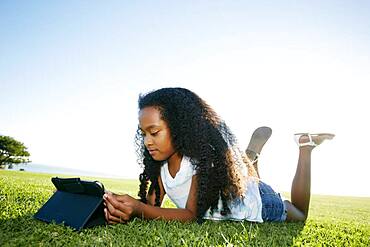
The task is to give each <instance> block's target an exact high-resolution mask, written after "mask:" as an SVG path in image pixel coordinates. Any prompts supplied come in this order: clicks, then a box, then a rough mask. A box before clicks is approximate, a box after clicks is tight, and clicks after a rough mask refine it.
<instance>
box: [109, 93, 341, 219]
mask: <svg viewBox="0 0 370 247" xmlns="http://www.w3.org/2000/svg"><path fill="white" fill-rule="evenodd" d="M265 130H266V129H265ZM270 134H271V132H270ZM268 137H269V135H268V133H267V134H266V135H265V139H264V140H263V138H260V144H259V149H261V148H262V146H263V144H264V142H265V141H266V140H267V139H268ZM333 137H334V135H333V134H296V141H297V144H298V145H299V159H298V166H297V171H296V174H295V177H294V179H293V183H292V188H291V202H290V201H287V200H286V201H282V199H281V197H280V194H278V193H276V192H274V191H273V190H272V188H271V187H270V186H269V185H267V184H265V183H263V182H262V181H261V180H260V179H259V177H258V175H257V172H256V170H255V166H253V165H256V160H252V159H250V158H248V156H247V155H246V154H244V153H243V152H242V151H241V150H239V148H238V147H237V143H236V138H235V137H234V135H233V134H232V133H231V131H230V129H229V128H228V126H227V125H226V124H225V123H224V122H223V121H222V120H221V119H220V117H219V116H218V115H217V114H216V113H215V112H214V110H213V109H212V108H211V107H210V106H209V105H208V104H207V103H206V102H205V101H203V100H202V99H201V98H200V97H199V96H197V95H196V94H195V93H193V92H191V91H189V90H187V89H184V88H163V89H159V90H157V91H153V92H151V93H148V94H146V95H144V96H140V97H139V128H138V131H137V135H136V143H137V146H138V148H137V152H138V155H139V161H140V162H141V165H142V166H143V168H144V170H143V172H142V173H141V174H140V191H139V197H140V199H135V198H133V197H131V196H129V195H114V194H112V193H110V192H107V193H106V194H105V195H104V200H105V206H106V208H105V217H106V220H107V221H108V223H110V224H115V223H121V222H126V221H128V220H130V219H131V218H132V217H141V218H145V219H164V220H180V221H193V220H197V221H198V222H202V221H203V220H204V219H213V220H237V221H242V220H248V221H254V222H264V221H280V222H281V221H286V220H287V221H304V220H305V219H306V218H307V215H308V207H309V202H310V176H311V168H310V167H311V151H312V150H313V149H314V147H316V146H317V145H319V144H321V143H322V142H323V141H324V140H326V139H332V138H333ZM256 139H257V141H258V138H256ZM261 140H262V141H261ZM252 141H253V136H252ZM252 141H251V142H252ZM250 146H252V147H255V146H256V145H250ZM257 146H258V145H257ZM257 149H258V148H257ZM252 151H253V150H252ZM259 151H260V150H258V151H257V153H258V152H259ZM256 157H258V155H256ZM166 194H167V196H168V197H169V198H170V199H171V200H172V201H173V202H174V203H175V204H176V206H177V208H161V207H160V206H161V204H162V201H163V198H164V196H165V195H166Z"/></svg>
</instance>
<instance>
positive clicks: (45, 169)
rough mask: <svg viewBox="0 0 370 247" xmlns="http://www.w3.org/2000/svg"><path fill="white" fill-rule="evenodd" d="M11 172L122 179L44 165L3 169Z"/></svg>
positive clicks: (20, 165)
mask: <svg viewBox="0 0 370 247" xmlns="http://www.w3.org/2000/svg"><path fill="white" fill-rule="evenodd" d="M5 169H6V170H11V171H24V172H34V173H49V174H62V175H71V176H72V175H73V176H86V177H101V178H123V177H121V176H117V175H115V174H108V173H101V172H95V171H86V170H78V169H72V168H65V167H57V166H50V165H44V164H35V163H29V164H18V165H13V167H12V168H11V169H9V168H5Z"/></svg>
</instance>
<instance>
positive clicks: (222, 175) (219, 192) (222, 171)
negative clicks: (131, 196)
mask: <svg viewBox="0 0 370 247" xmlns="http://www.w3.org/2000/svg"><path fill="white" fill-rule="evenodd" d="M138 103H139V109H140V110H141V109H143V108H145V107H149V106H152V107H156V108H157V109H158V110H159V111H160V113H161V117H162V120H164V121H165V122H166V123H167V125H168V128H169V130H170V133H171V138H172V140H171V141H172V145H173V147H174V149H175V150H176V151H177V152H178V153H179V154H181V155H185V156H187V157H189V158H190V161H191V163H192V165H193V166H194V167H195V170H196V174H197V182H198V192H197V200H198V201H197V219H198V222H202V218H203V216H204V214H205V213H206V211H207V210H208V209H211V212H213V211H214V210H215V209H216V208H217V207H218V200H219V198H221V200H222V205H223V206H222V209H221V214H223V215H226V214H228V213H229V212H230V209H229V208H228V206H227V202H228V200H231V199H233V198H236V197H240V196H242V195H243V193H244V192H245V189H246V188H245V186H243V184H244V182H245V177H244V176H243V175H242V174H241V173H240V169H239V168H240V167H238V166H242V165H244V166H245V165H247V166H248V168H249V169H248V173H249V175H253V176H255V171H254V169H253V166H251V165H250V162H249V160H248V158H247V157H246V156H245V155H244V154H243V153H242V152H241V151H240V150H239V149H238V148H237V141H236V138H235V136H234V135H233V134H232V133H231V131H230V129H229V127H228V126H227V125H226V124H225V122H224V121H222V120H221V119H220V117H219V116H218V115H217V114H216V112H215V111H214V110H213V109H212V108H211V107H210V106H209V105H208V104H207V103H206V102H205V101H204V100H202V99H201V98H200V97H199V96H198V95H196V94H195V93H193V92H192V91H190V90H188V89H184V88H162V89H159V90H156V91H153V92H150V93H148V94H146V95H140V96H139V101H138ZM135 140H136V145H137V149H136V152H137V155H138V162H139V164H141V165H142V167H143V168H144V171H143V172H142V173H141V174H140V177H139V179H140V190H139V194H138V195H139V197H140V199H141V201H142V202H144V203H146V202H147V199H146V198H147V193H149V194H151V193H153V190H154V191H155V194H156V202H155V205H156V206H160V199H159V195H160V188H159V184H158V177H159V175H160V168H161V166H162V165H163V163H164V161H156V160H154V159H153V158H152V157H151V156H150V154H149V151H148V150H147V149H146V147H145V145H144V140H143V137H142V135H141V131H140V129H139V128H138V130H137V133H136V137H135ZM240 157H241V158H240ZM149 182H150V186H149V191H148V185H149Z"/></svg>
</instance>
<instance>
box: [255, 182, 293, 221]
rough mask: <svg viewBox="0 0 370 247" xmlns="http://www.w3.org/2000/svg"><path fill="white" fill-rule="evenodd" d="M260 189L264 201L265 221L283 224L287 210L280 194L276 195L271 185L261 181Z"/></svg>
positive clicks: (263, 212)
mask: <svg viewBox="0 0 370 247" xmlns="http://www.w3.org/2000/svg"><path fill="white" fill-rule="evenodd" d="M258 188H259V191H260V195H261V200H262V219H263V221H264V222H265V221H270V222H271V221H273V222H282V221H285V220H286V217H287V210H286V207H285V204H284V202H283V200H282V199H281V196H280V194H279V193H276V192H275V191H274V190H273V189H272V188H271V186H270V185H268V184H265V183H264V182H262V181H260V182H259V183H258Z"/></svg>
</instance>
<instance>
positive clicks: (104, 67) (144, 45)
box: [0, 1, 370, 196]
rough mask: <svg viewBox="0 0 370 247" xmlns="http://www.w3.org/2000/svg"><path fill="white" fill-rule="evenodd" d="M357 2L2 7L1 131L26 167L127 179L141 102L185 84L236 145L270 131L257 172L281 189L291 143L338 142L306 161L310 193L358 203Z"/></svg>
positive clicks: (367, 57)
mask: <svg viewBox="0 0 370 247" xmlns="http://www.w3.org/2000/svg"><path fill="white" fill-rule="evenodd" d="M369 11H370V2H368V1H258V2H257V1H175V2H173V1H158V2H152V1H140V2H138V1H137V2H133V1H109V2H102V1H52V2H50V1H1V2H0V134H3V135H10V136H13V137H15V138H17V139H19V140H21V141H22V142H24V143H25V144H26V146H28V147H29V151H30V152H31V155H32V156H31V159H32V161H33V162H34V163H41V164H47V165H52V166H64V167H69V168H76V169H85V170H86V169H92V170H94V171H100V172H104V173H111V174H115V175H117V174H120V175H121V176H124V177H131V178H135V177H137V176H138V173H139V169H138V167H137V165H136V163H135V162H136V161H135V151H134V146H133V136H134V132H135V129H136V126H137V106H136V101H137V97H138V94H139V93H145V92H148V91H150V90H152V89H157V88H160V87H163V86H182V87H187V88H189V89H191V90H193V91H195V92H196V93H198V94H199V95H200V96H201V97H203V98H204V99H205V100H206V101H208V102H209V103H210V104H211V105H212V106H213V107H214V108H215V110H216V111H217V112H218V113H219V114H220V115H221V116H222V117H223V118H224V119H225V120H226V122H227V123H228V124H229V125H230V127H231V128H232V130H234V132H235V134H236V135H237V137H238V138H239V141H240V144H241V146H242V148H245V146H246V145H247V143H248V141H249V137H250V135H251V133H252V132H253V130H254V129H255V128H256V127H258V126H260V125H268V126H270V127H271V128H272V129H273V135H272V138H271V139H270V141H269V142H268V143H267V145H266V147H265V149H264V151H263V153H262V155H261V173H262V177H263V178H264V180H265V181H267V182H268V183H270V184H272V185H273V186H274V187H275V188H276V189H277V190H282V191H288V190H289V188H290V183H291V179H292V177H293V174H294V171H295V167H296V160H297V156H298V152H297V147H296V146H295V144H294V142H293V138H292V136H293V133H294V132H302V131H310V132H320V131H325V132H333V133H335V134H336V135H337V136H336V138H335V139H334V140H333V141H331V142H327V143H324V144H323V145H322V146H320V147H319V148H318V149H317V150H315V152H314V153H313V171H312V173H313V174H312V177H313V178H312V179H313V180H312V188H313V189H312V190H313V192H314V193H324V194H346V195H348V194H351V195H367V196H370V192H369V190H368V188H370V183H369V178H368V174H369V165H370V164H369V158H368V157H367V155H366V153H367V152H368V140H370V134H369V132H368V127H369V126H370V121H369V119H368V117H367V115H368V105H370V104H369V103H370V102H369V101H370V100H369V98H368V92H369V90H368V89H367V87H366V83H369V81H370V69H369V68H370V15H369Z"/></svg>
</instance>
